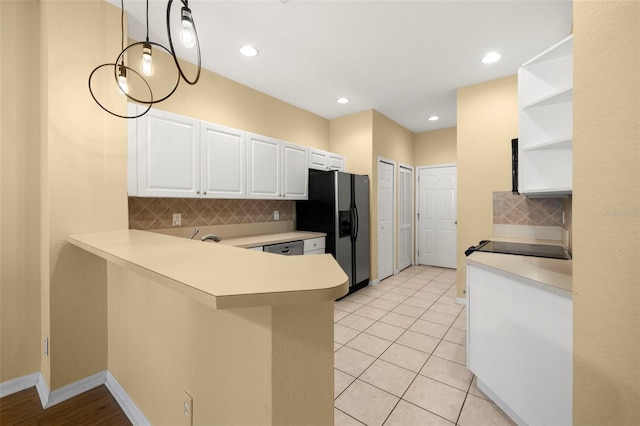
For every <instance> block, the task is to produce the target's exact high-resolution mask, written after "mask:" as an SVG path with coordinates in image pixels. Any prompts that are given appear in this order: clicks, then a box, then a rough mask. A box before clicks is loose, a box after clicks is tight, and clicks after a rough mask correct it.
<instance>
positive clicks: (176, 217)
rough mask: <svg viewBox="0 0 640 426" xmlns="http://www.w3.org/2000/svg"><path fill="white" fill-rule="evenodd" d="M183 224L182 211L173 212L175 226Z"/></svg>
mask: <svg viewBox="0 0 640 426" xmlns="http://www.w3.org/2000/svg"><path fill="white" fill-rule="evenodd" d="M180 225H182V215H181V214H180V213H174V214H173V226H180Z"/></svg>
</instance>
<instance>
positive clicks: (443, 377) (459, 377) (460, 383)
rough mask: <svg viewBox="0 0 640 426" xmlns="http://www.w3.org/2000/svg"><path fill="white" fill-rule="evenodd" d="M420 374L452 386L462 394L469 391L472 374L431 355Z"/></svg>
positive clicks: (465, 368) (451, 362)
mask: <svg viewBox="0 0 640 426" xmlns="http://www.w3.org/2000/svg"><path fill="white" fill-rule="evenodd" d="M420 374H422V375H423V376H427V377H429V378H431V379H434V380H437V381H439V382H442V383H445V384H447V385H449V386H453V387H454V388H456V389H460V390H461V391H463V392H467V391H468V390H469V385H470V384H471V379H472V378H473V374H472V373H471V371H469V370H467V367H465V366H463V365H460V364H458V363H455V362H453V361H449V360H446V359H444V358H440V357H438V356H435V355H433V356H432V357H430V358H429V359H428V360H427V363H426V364H425V365H424V367H423V368H422V370H420Z"/></svg>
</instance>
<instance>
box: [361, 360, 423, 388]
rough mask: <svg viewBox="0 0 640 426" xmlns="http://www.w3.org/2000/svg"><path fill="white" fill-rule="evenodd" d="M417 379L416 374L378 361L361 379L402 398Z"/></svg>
mask: <svg viewBox="0 0 640 426" xmlns="http://www.w3.org/2000/svg"><path fill="white" fill-rule="evenodd" d="M415 377H416V373H414V372H412V371H409V370H405V369H404V368H401V367H398V366H397V365H394V364H390V363H388V362H386V361H382V360H379V359H378V360H376V361H375V362H374V363H373V364H371V366H370V367H369V368H367V369H366V371H365V372H364V373H362V375H361V376H360V378H359V379H360V380H362V381H364V382H367V383H369V384H371V385H373V386H375V387H377V388H380V389H382V390H384V391H387V392H389V393H391V394H393V395H395V396H398V397H402V395H403V394H404V392H405V391H406V390H407V388H408V387H409V385H410V384H411V382H412V381H413V379H414V378H415Z"/></svg>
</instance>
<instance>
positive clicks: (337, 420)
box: [333, 408, 364, 426]
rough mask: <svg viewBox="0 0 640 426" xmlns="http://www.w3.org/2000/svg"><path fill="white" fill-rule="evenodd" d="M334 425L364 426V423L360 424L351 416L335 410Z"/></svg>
mask: <svg viewBox="0 0 640 426" xmlns="http://www.w3.org/2000/svg"><path fill="white" fill-rule="evenodd" d="M333 424H334V426H362V425H363V424H364V423H360V422H359V421H357V420H356V419H354V418H353V417H351V416H350V415H348V414H345V413H343V412H342V411H340V410H338V409H337V408H334V409H333Z"/></svg>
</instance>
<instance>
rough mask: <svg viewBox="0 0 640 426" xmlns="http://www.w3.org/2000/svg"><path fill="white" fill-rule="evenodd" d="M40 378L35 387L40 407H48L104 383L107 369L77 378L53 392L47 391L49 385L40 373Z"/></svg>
mask: <svg viewBox="0 0 640 426" xmlns="http://www.w3.org/2000/svg"><path fill="white" fill-rule="evenodd" d="M40 378H41V379H42V380H38V385H37V386H36V388H37V389H38V394H40V400H41V402H42V407H43V408H49V407H52V406H54V405H56V404H60V403H61V402H64V401H66V400H68V399H71V398H73V397H74V396H78V395H80V394H81V393H84V392H86V391H88V390H90V389H93V388H97V387H98V386H100V385H102V384H104V382H105V380H106V378H107V370H104V371H101V372H99V373H96V374H94V375H93V376H89V377H85V378H84V379H82V380H78V381H77V382H74V383H71V384H69V385H67V386H65V387H62V388H60V389H56V390H54V391H53V392H49V387H48V386H47V383H46V382H45V381H44V378H43V377H42V375H40ZM41 388H42V389H41ZM43 396H44V398H43Z"/></svg>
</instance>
